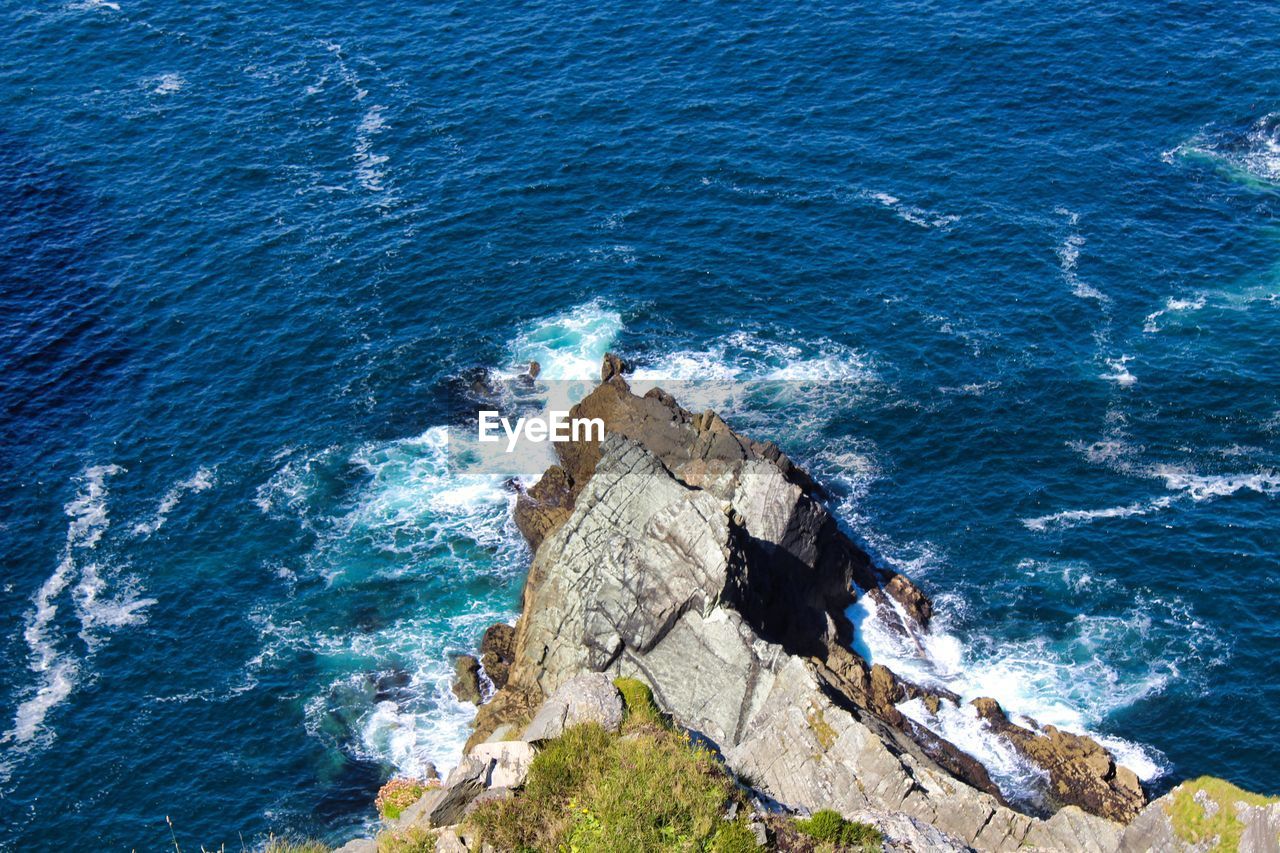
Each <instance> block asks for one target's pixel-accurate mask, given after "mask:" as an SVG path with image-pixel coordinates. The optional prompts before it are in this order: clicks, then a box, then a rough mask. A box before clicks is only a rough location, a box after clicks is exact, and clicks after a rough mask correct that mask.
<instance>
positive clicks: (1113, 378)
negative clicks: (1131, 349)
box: [1098, 355, 1138, 385]
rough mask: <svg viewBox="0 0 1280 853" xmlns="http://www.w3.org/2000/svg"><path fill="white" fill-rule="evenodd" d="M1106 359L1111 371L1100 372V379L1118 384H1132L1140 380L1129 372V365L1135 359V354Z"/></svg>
mask: <svg viewBox="0 0 1280 853" xmlns="http://www.w3.org/2000/svg"><path fill="white" fill-rule="evenodd" d="M1106 361H1107V367H1109V368H1111V372H1110V373H1100V374H1098V378H1099V379H1106V380H1108V381H1110V382H1114V383H1116V384H1117V385H1132V384H1134V383H1135V382H1137V381H1138V377H1136V376H1134V375H1133V374H1132V373H1130V372H1129V367H1128V365H1129V362H1131V361H1133V356H1130V355H1122V356H1120V357H1119V358H1108V359H1107V360H1106Z"/></svg>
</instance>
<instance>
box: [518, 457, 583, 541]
mask: <svg viewBox="0 0 1280 853" xmlns="http://www.w3.org/2000/svg"><path fill="white" fill-rule="evenodd" d="M574 494H575V492H574V488H573V479H572V478H571V477H570V476H569V475H568V473H566V472H565V470H564V469H563V468H561V467H560V466H559V465H552V466H551V467H550V468H548V469H547V470H546V472H544V473H543V475H542V478H541V479H539V480H538V482H537V483H535V484H534V486H533V488H531V489H529V490H528V491H527V492H522V493H520V494H519V495H518V496H517V497H516V508H515V522H516V527H517V528H518V529H519V530H520V533H521V535H523V536H524V538H525V541H527V542H528V543H529V547H531V548H533V549H535V550H536V549H537V547H538V546H539V545H541V544H542V540H543V539H545V538H546V537H547V536H548V535H549V534H550V533H551V532H552V531H554V530H556V529H557V528H559V527H560V525H562V524H564V523H565V521H566V520H568V518H569V514H570V513H571V512H573V499H574Z"/></svg>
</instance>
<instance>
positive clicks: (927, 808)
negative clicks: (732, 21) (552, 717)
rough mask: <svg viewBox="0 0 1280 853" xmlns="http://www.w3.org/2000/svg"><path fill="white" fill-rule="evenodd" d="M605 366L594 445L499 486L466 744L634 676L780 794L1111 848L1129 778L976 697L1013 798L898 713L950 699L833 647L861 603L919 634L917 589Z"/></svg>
mask: <svg viewBox="0 0 1280 853" xmlns="http://www.w3.org/2000/svg"><path fill="white" fill-rule="evenodd" d="M625 372H626V365H625V364H624V363H623V362H622V361H621V360H620V359H618V358H617V357H616V356H613V355H609V356H606V358H605V360H604V364H603V366H602V371H601V382H600V384H599V385H598V386H597V387H596V388H595V389H594V390H593V391H592V392H591V393H590V394H589V395H587V396H586V397H585V398H584V399H583V400H582V401H581V402H580V403H579V404H577V405H576V406H575V407H574V409H573V411H572V412H571V417H575V418H576V417H591V418H600V419H601V420H603V422H604V424H605V438H604V440H603V441H580V442H568V443H562V444H556V445H554V447H555V449H556V451H557V454H558V458H559V462H558V464H556V465H553V466H551V467H550V468H549V469H548V470H547V471H546V472H545V473H544V474H543V476H542V478H541V479H540V480H539V481H538V483H537V484H535V485H534V486H532V487H530V488H529V489H528V490H527V491H523V492H521V493H520V494H519V495H518V497H517V501H516V509H515V521H516V524H517V525H518V527H519V529H520V530H521V532H522V533H523V534H524V536H525V537H526V539H527V540H528V541H529V543H530V545H531V546H532V547H533V548H534V557H533V561H532V565H531V567H530V570H529V575H528V579H527V581H526V584H525V589H524V593H523V597H522V603H521V616H520V618H519V620H518V622H517V624H516V626H515V629H514V634H513V635H511V634H510V633H508V632H511V629H510V627H509V626H504V627H505V629H506V631H505V632H504V631H501V630H497V631H496V633H497V634H501V635H502V636H501V637H495V641H494V642H493V643H492V645H494V646H495V647H497V646H501V649H502V654H499V653H497V652H496V651H495V652H494V653H493V654H489V653H488V652H486V651H484V650H482V655H481V656H482V661H483V666H484V668H485V670H486V672H487V671H488V669H489V666H490V661H491V660H492V661H493V662H494V665H495V667H497V668H498V669H499V671H500V675H499V677H497V678H495V677H494V675H495V673H489V677H490V680H491V681H492V682H493V684H494V686H495V687H496V688H498V689H497V692H496V693H495V694H494V695H493V696H492V698H491V699H489V700H488V701H487V702H485V703H484V704H482V705H481V706H480V708H479V712H478V714H477V718H476V729H475V732H474V734H473V736H472V738H471V740H470V741H468V745H467V749H468V751H470V750H472V749H473V748H474V747H475V746H476V745H477V744H479V743H481V742H483V741H484V740H486V739H487V738H489V737H490V736H491V735H492V734H493V733H494V731H495V730H497V729H499V728H500V727H503V726H507V727H509V728H515V727H520V726H524V725H527V724H528V722H529V720H530V718H531V716H532V715H533V713H534V711H535V709H538V708H539V706H540V705H541V704H542V703H543V702H544V700H546V699H547V697H549V696H552V695H554V694H555V693H556V691H557V689H559V688H560V687H562V686H563V685H564V684H565V683H567V682H569V681H570V680H571V679H573V678H575V677H577V676H580V675H582V674H584V673H604V674H606V675H608V676H610V677H614V676H627V677H635V678H639V679H641V680H643V681H644V682H646V683H647V684H648V685H650V687H651V688H652V690H653V693H654V697H655V699H656V701H657V702H658V704H659V705H660V706H661V707H662V708H663V710H664V711H665V712H667V713H668V714H670V715H671V716H672V717H673V718H674V719H675V720H676V721H677V722H678V723H679V724H680V725H682V726H684V727H686V728H687V729H689V730H691V731H692V732H695V733H696V734H697V735H699V736H701V737H702V738H704V739H706V740H707V741H710V742H711V743H713V744H714V745H715V746H716V747H717V748H718V750H719V751H720V753H721V754H722V756H723V757H724V760H725V763H726V765H727V766H728V767H729V769H730V770H732V771H733V772H734V773H735V774H736V775H737V776H738V777H739V778H740V779H741V780H743V781H744V783H746V784H748V785H750V786H751V787H752V788H754V789H756V790H757V791H759V792H760V793H761V794H763V795H765V796H767V797H768V798H771V799H772V800H773V801H776V802H777V803H779V804H781V805H783V806H785V807H788V808H791V809H798V810H811V811H815V810H818V809H822V808H833V809H835V810H837V811H840V812H842V813H845V814H852V813H857V812H863V811H868V810H874V811H881V812H892V813H903V814H905V815H907V816H909V817H910V818H911V819H914V820H917V821H924V822H925V823H928V824H930V825H932V826H934V827H936V828H937V829H939V830H941V831H942V832H944V833H947V834H949V835H950V836H953V837H954V838H955V839H958V840H959V841H960V842H963V844H966V845H970V846H972V847H975V848H979V849H990V850H1011V849H1016V848H1019V847H1025V846H1034V847H1041V848H1045V849H1060V850H1114V849H1115V848H1116V847H1117V846H1118V844H1119V839H1120V837H1121V833H1122V831H1123V826H1122V823H1123V822H1127V821H1129V820H1131V819H1132V818H1133V817H1134V816H1135V815H1137V814H1138V813H1139V811H1140V810H1141V809H1142V808H1143V806H1144V805H1145V803H1146V797H1145V794H1144V792H1143V790H1142V787H1141V785H1140V784H1138V782H1137V777H1136V776H1135V775H1134V774H1133V773H1132V772H1131V771H1129V770H1128V769H1126V768H1124V767H1122V766H1120V765H1118V764H1117V763H1116V762H1115V760H1114V758H1113V757H1112V756H1111V755H1110V754H1109V753H1108V752H1107V751H1106V750H1105V749H1104V748H1103V747H1102V746H1100V745H1099V744H1097V743H1096V742H1095V741H1093V740H1092V739H1090V738H1087V737H1082V736H1079V735H1074V734H1070V733H1066V732H1061V731H1058V730H1056V729H1053V728H1052V727H1044V728H1041V727H1039V726H1036V725H1034V724H1030V727H1028V726H1024V725H1020V724H1015V723H1013V722H1011V721H1010V720H1009V718H1008V717H1007V716H1006V715H1005V714H1004V712H1003V710H1002V709H1000V708H999V705H998V704H996V703H995V702H994V700H977V702H975V709H976V710H977V711H978V712H979V716H980V718H981V719H982V720H983V721H984V724H985V725H987V726H988V728H989V729H990V731H991V732H992V734H993V736H996V737H1003V738H1005V739H1006V740H1007V741H1008V742H1009V743H1010V744H1011V745H1013V747H1014V748H1015V749H1017V751H1018V752H1019V754H1020V755H1022V756H1023V757H1024V758H1025V759H1026V760H1027V761H1028V762H1030V763H1031V764H1033V765H1036V766H1037V767H1039V768H1041V770H1042V772H1043V774H1044V777H1045V778H1046V780H1047V784H1046V785H1045V790H1044V791H1043V805H1042V807H1041V809H1040V811H1039V813H1036V814H1028V813H1024V812H1021V811H1018V810H1015V809H1014V808H1011V807H1010V804H1009V803H1008V802H1006V800H1005V798H1004V797H1003V796H1002V794H1001V792H1000V790H999V789H998V788H997V786H996V785H995V784H994V783H993V782H992V780H991V778H990V776H989V775H988V773H987V771H986V769H985V768H984V767H983V766H982V764H981V763H979V762H978V761H977V760H975V759H974V758H972V757H971V756H969V755H967V754H966V753H964V752H963V751H961V750H960V749H958V748H957V747H956V746H954V745H953V744H951V743H949V742H948V741H946V740H944V739H943V738H941V737H939V736H938V735H936V734H934V733H933V732H931V731H929V730H928V729H927V728H925V727H924V726H922V725H919V724H918V723H916V722H915V721H913V720H911V719H910V718H908V717H906V716H904V715H903V714H902V713H901V711H899V710H898V708H897V705H898V704H899V703H901V702H902V701H904V700H906V699H913V698H918V699H921V700H923V701H924V702H925V704H926V707H929V708H931V709H932V710H933V711H935V712H936V710H937V709H938V708H940V707H941V705H942V704H943V703H948V704H950V705H954V706H957V707H958V706H959V704H960V701H961V699H960V697H958V696H956V695H954V694H952V693H949V692H948V691H945V690H938V689H932V688H929V687H927V686H924V685H918V684H913V683H911V682H909V681H907V680H904V679H902V678H899V677H898V676H897V675H896V674H894V673H893V672H892V671H891V670H889V669H888V668H886V667H884V666H882V665H880V664H875V665H872V664H869V663H868V662H867V661H866V660H864V659H863V658H862V657H860V656H859V655H858V654H857V653H856V652H854V651H853V650H852V646H851V642H852V639H853V626H852V624H851V623H850V622H849V621H848V619H847V617H846V616H845V611H846V610H847V608H848V607H849V605H850V604H852V603H853V602H854V601H856V600H857V599H858V598H859V597H862V596H870V597H871V598H872V600H873V601H875V602H876V604H877V605H878V610H879V612H880V613H881V614H882V615H885V616H886V618H888V619H889V620H890V622H891V627H892V628H893V629H894V630H898V631H901V632H904V633H906V634H908V635H911V634H919V633H921V632H924V631H926V630H927V629H928V624H929V619H930V617H931V615H932V605H931V603H930V601H929V599H928V597H927V596H926V595H925V594H924V593H923V592H922V591H921V590H920V589H919V588H918V587H916V586H915V585H914V584H913V583H912V582H911V581H910V579H908V578H906V577H905V576H903V575H901V574H898V573H895V572H893V571H890V570H888V569H885V568H883V567H880V566H877V565H876V564H875V563H874V561H873V560H872V559H871V558H870V557H869V556H868V555H867V553H866V552H865V551H863V550H862V549H861V548H860V547H858V545H857V544H856V543H855V542H853V541H852V540H851V539H850V538H849V537H848V536H847V535H846V534H845V533H844V532H843V531H842V530H841V529H840V527H839V525H838V523H837V522H836V520H835V518H834V517H833V516H832V515H831V513H830V512H829V511H828V510H827V508H826V504H825V500H824V498H825V495H824V493H823V491H822V489H821V487H820V486H819V485H818V484H817V483H815V482H814V481H813V480H812V479H811V478H810V477H809V475H808V474H807V473H805V472H804V471H803V469H801V468H800V467H799V466H797V465H795V464H794V463H793V462H792V460H791V459H790V458H789V457H787V455H786V454H785V453H783V452H782V451H781V450H780V449H779V448H778V447H777V446H776V445H774V444H772V443H767V442H757V441H754V440H752V439H749V438H746V437H744V436H741V435H739V434H738V433H736V432H734V431H733V430H732V429H731V428H730V427H729V426H728V425H727V424H726V423H725V422H724V420H723V419H722V418H720V416H719V415H717V414H716V413H715V412H713V411H709V410H708V411H706V412H702V413H697V414H695V413H692V412H690V411H687V410H685V409H683V408H682V407H680V406H679V404H678V403H677V402H676V401H675V400H674V399H673V398H672V397H671V395H669V394H667V393H666V392H664V391H662V390H660V389H653V390H650V391H649V392H648V393H646V394H644V395H642V396H641V395H636V394H634V393H632V391H631V389H630V387H629V385H628V383H627V380H626V378H625ZM486 642H489V639H488V638H486Z"/></svg>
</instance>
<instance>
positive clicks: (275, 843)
mask: <svg viewBox="0 0 1280 853" xmlns="http://www.w3.org/2000/svg"><path fill="white" fill-rule="evenodd" d="M201 849H203V848H201ZM262 849H263V853H329V845H327V844H323V843H321V842H319V841H294V840H290V839H287V838H276V837H275V836H274V835H273V836H271V838H270V839H268V841H267V846H266V847H264V848H262Z"/></svg>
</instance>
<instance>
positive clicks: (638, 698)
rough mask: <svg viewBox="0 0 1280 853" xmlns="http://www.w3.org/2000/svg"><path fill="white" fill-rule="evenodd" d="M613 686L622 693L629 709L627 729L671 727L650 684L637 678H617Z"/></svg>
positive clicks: (625, 704)
mask: <svg viewBox="0 0 1280 853" xmlns="http://www.w3.org/2000/svg"><path fill="white" fill-rule="evenodd" d="M613 686H614V687H616V688H618V692H619V693H621V694H622V704H623V705H624V706H625V707H626V709H627V716H626V719H625V720H624V723H623V725H624V727H625V729H626V730H627V731H644V730H647V729H669V728H670V727H671V725H670V723H669V722H668V720H667V718H666V717H665V716H664V715H663V713H662V711H661V710H660V709H659V708H658V703H657V702H655V701H653V691H652V690H650V689H649V685H647V684H645V683H644V682H643V681H640V680H639V679H636V678H615V679H614V680H613Z"/></svg>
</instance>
